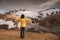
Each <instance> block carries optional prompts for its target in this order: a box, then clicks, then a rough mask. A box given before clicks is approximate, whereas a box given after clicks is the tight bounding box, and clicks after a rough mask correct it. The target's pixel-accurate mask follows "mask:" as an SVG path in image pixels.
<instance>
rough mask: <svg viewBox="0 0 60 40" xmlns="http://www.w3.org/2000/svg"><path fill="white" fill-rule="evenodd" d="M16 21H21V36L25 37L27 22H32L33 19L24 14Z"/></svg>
mask: <svg viewBox="0 0 60 40" xmlns="http://www.w3.org/2000/svg"><path fill="white" fill-rule="evenodd" d="M15 21H19V22H20V26H21V38H24V35H25V28H26V25H27V22H30V23H32V21H31V20H30V19H28V18H26V17H25V16H24V14H22V15H21V18H20V19H16V20H15Z"/></svg>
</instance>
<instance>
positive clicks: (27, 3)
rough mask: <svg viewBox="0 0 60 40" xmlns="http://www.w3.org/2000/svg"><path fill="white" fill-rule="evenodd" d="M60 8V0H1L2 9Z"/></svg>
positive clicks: (0, 7)
mask: <svg viewBox="0 0 60 40" xmlns="http://www.w3.org/2000/svg"><path fill="white" fill-rule="evenodd" d="M54 7H55V8H59V7H60V0H0V10H3V11H7V10H13V9H26V10H30V11H31V10H41V9H49V8H54Z"/></svg>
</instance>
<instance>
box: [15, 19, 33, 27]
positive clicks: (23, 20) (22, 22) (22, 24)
mask: <svg viewBox="0 0 60 40" xmlns="http://www.w3.org/2000/svg"><path fill="white" fill-rule="evenodd" d="M15 21H19V22H20V26H21V27H26V25H27V22H32V20H30V19H27V18H22V19H20V18H19V19H15Z"/></svg>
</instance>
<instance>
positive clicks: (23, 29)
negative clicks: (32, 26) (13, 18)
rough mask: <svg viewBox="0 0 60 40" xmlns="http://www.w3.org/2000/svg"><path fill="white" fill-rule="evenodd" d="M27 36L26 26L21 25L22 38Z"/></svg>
mask: <svg viewBox="0 0 60 40" xmlns="http://www.w3.org/2000/svg"><path fill="white" fill-rule="evenodd" d="M24 36H25V28H24V27H21V38H24Z"/></svg>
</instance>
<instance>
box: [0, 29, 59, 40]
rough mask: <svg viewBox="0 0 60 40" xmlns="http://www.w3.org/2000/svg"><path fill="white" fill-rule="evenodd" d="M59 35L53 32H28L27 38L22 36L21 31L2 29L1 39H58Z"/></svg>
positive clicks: (0, 30)
mask: <svg viewBox="0 0 60 40" xmlns="http://www.w3.org/2000/svg"><path fill="white" fill-rule="evenodd" d="M57 38H58V36H56V35H54V34H51V33H34V32H26V34H25V38H24V39H21V38H20V32H19V31H16V30H15V31H14V30H3V29H0V40H57Z"/></svg>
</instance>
